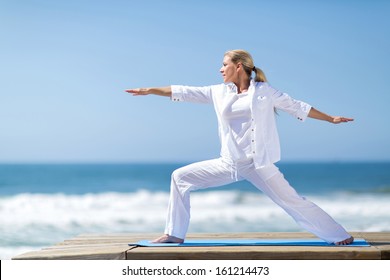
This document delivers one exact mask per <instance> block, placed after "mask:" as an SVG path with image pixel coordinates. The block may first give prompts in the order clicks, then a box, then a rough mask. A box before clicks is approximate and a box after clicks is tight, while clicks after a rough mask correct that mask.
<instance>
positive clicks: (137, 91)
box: [125, 86, 172, 97]
mask: <svg viewBox="0 0 390 280" xmlns="http://www.w3.org/2000/svg"><path fill="white" fill-rule="evenodd" d="M125 91H126V92H128V93H131V94H132V95H134V96H136V95H148V94H155V95H160V96H166V97H171V96H172V89H171V86H167V87H157V88H134V89H126V90H125Z"/></svg>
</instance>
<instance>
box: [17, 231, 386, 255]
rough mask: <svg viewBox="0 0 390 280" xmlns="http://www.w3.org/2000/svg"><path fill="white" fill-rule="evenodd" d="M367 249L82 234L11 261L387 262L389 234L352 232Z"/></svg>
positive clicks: (276, 235)
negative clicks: (162, 243)
mask: <svg viewBox="0 0 390 280" xmlns="http://www.w3.org/2000/svg"><path fill="white" fill-rule="evenodd" d="M352 234H353V235H354V237H355V238H364V239H365V240H367V241H368V242H369V243H370V245H371V246H370V247H345V246H337V247H318V246H226V247H131V246H128V243H132V242H134V243H135V242H137V241H139V240H142V239H153V238H155V237H156V236H158V235H159V234H134V233H133V234H105V235H97V234H82V235H79V236H76V237H75V238H72V239H70V240H65V241H63V242H61V243H58V244H56V245H53V246H51V247H48V248H44V249H42V250H39V251H34V252H28V253H24V254H21V255H18V256H15V257H13V259H14V260H56V259H57V260H60V259H62V260H64V259H72V260H115V259H118V260H120V259H121V260H125V259H128V260H174V259H175V260H177V259H183V260H184V259H191V260H210V259H218V260H245V259H267V260H269V259H271V260H273V259H275V260H278V259H279V260H286V259H289V260H306V259H308V260H313V259H320V260H328V259H333V260H334V259H349V260H357V259H365V260H370V259H373V260H378V259H390V232H354V233H352ZM313 237H314V236H313V235H311V234H309V233H302V232H296V233H294V232H286V233H283V232H270V233H207V234H204V233H203V234H189V235H188V236H187V238H188V239H191V238H193V239H202V238H203V239H212V238H215V239H218V238H220V239H240V238H241V239H256V238H259V239H261V238H267V239H270V238H275V239H279V238H281V239H288V238H294V239H295V238H302V239H305V238H313Z"/></svg>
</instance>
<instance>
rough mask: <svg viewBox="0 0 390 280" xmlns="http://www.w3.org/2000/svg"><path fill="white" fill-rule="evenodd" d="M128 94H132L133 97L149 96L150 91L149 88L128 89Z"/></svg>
mask: <svg viewBox="0 0 390 280" xmlns="http://www.w3.org/2000/svg"><path fill="white" fill-rule="evenodd" d="M125 91H126V92H127V93H131V94H132V95H133V96H136V95H148V94H149V90H148V89H147V88H134V89H126V90H125Z"/></svg>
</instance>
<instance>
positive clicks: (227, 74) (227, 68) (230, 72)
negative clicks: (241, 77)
mask: <svg viewBox="0 0 390 280" xmlns="http://www.w3.org/2000/svg"><path fill="white" fill-rule="evenodd" d="M237 70H238V67H237V65H236V64H234V63H233V62H232V61H231V59H230V57H229V56H225V57H224V58H223V65H222V67H221V69H219V72H221V74H222V78H223V82H224V83H234V82H235V81H236V80H237V76H238V71H237Z"/></svg>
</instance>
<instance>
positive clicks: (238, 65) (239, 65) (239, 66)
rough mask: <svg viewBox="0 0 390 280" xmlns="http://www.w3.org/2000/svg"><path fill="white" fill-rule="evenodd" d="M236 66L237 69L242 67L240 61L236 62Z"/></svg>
mask: <svg viewBox="0 0 390 280" xmlns="http://www.w3.org/2000/svg"><path fill="white" fill-rule="evenodd" d="M236 67H237V71H240V69H241V68H242V63H241V62H238V63H237V65H236Z"/></svg>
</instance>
